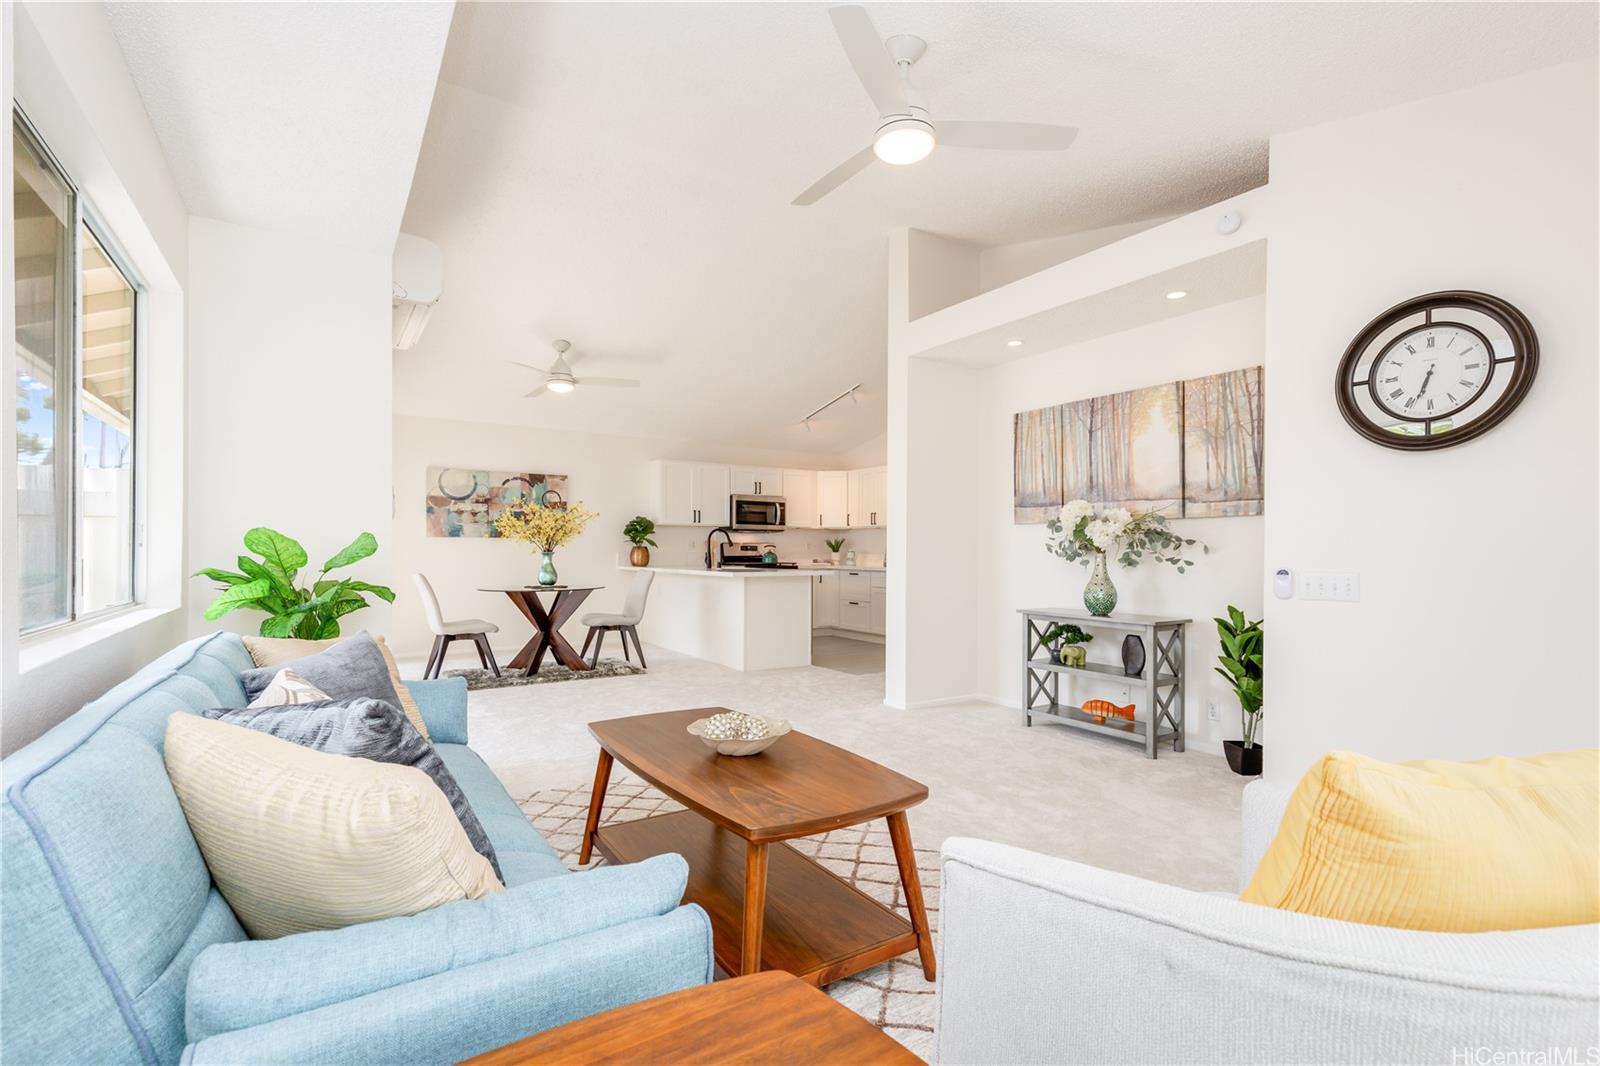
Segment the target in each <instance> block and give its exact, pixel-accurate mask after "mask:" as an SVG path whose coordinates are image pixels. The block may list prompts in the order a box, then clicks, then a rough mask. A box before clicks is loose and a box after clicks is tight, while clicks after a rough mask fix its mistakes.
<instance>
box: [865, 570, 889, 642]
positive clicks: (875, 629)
mask: <svg viewBox="0 0 1600 1066" xmlns="http://www.w3.org/2000/svg"><path fill="white" fill-rule="evenodd" d="M888 577H889V575H887V574H885V573H883V572H881V571H879V572H876V573H874V574H873V575H872V582H871V585H872V606H871V623H870V626H869V630H868V631H869V632H872V633H876V634H878V636H880V637H881V636H883V635H884V634H885V633H887V632H888V631H889V627H888V625H887V624H885V615H886V614H887V613H888V609H889V591H888V585H889V581H888Z"/></svg>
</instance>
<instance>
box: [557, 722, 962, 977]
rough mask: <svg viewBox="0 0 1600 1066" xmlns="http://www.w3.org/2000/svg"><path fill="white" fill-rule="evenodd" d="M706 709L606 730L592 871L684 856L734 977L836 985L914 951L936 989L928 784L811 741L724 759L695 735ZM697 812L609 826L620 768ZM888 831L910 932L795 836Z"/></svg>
mask: <svg viewBox="0 0 1600 1066" xmlns="http://www.w3.org/2000/svg"><path fill="white" fill-rule="evenodd" d="M725 709H726V708H723V707H698V708H695V709H693V710H686V711H667V712H665V713H663V714H642V715H638V716H636V717H633V718H612V719H610V720H608V721H604V722H594V723H591V724H590V726H589V732H590V733H591V734H593V736H594V738H595V739H596V740H597V741H599V742H600V761H599V765H597V766H596V767H595V773H594V792H593V793H592V794H591V795H590V798H589V820H588V824H587V825H586V826H585V828H584V834H583V850H582V852H581V855H580V861H582V862H588V861H589V855H590V848H591V846H593V847H597V848H599V849H600V853H601V854H602V855H604V856H605V857H606V858H607V859H609V860H610V861H612V862H638V861H639V860H640V859H646V858H649V857H650V856H652V855H661V854H664V853H666V852H674V851H675V852H677V853H678V854H680V855H682V856H683V857H684V858H685V859H686V860H688V863H689V886H688V889H687V891H686V892H685V893H684V898H685V899H686V900H688V901H689V902H691V903H698V904H699V905H700V906H701V907H703V908H705V911H706V913H707V914H708V915H710V917H711V931H712V947H713V952H714V954H715V955H716V959H717V963H718V965H720V966H721V967H722V969H723V970H724V971H726V972H727V973H729V974H734V975H738V974H751V973H755V972H757V971H758V970H761V969H763V968H765V969H771V970H786V971H788V972H789V973H792V974H794V975H795V976H796V977H799V978H800V979H801V980H803V981H806V982H808V983H810V984H813V985H825V984H827V983H828V982H830V981H836V980H838V979H839V978H841V977H847V976H849V975H850V974H853V973H857V972H859V971H861V970H864V969H866V968H867V967H869V966H874V965H876V964H878V963H880V962H882V961H884V960H885V959H891V958H894V957H895V956H896V955H900V954H903V953H905V952H907V951H910V950H911V949H912V948H915V949H916V950H917V952H918V954H919V955H920V956H921V958H922V972H923V973H924V974H925V975H926V976H927V978H928V980H930V981H931V980H933V979H934V958H933V938H932V937H930V936H929V935H928V915H927V911H926V910H925V909H924V906H923V900H922V885H921V884H920V882H919V881H918V879H917V860H916V856H915V855H914V854H913V852H912V849H911V830H910V828H909V826H907V824H906V815H905V812H906V809H907V808H908V807H912V806H914V805H916V804H918V803H921V802H922V801H923V800H925V799H927V798H928V789H927V786H926V785H923V784H920V783H918V782H916V781H913V780H911V779H910V778H909V777H904V776H902V775H900V774H897V773H895V772H894V771H893V770H890V769H888V768H887V767H884V766H879V765H878V764H877V763H875V762H873V761H872V760H870V759H864V758H862V757H861V756H859V755H853V754H851V753H850V752H848V751H845V750H844V749H843V748H836V747H834V746H833V745H832V744H828V743H825V742H824V741H821V740H818V739H817V738H816V737H812V736H808V735H806V734H805V733H800V732H791V733H790V734H789V735H788V736H786V737H783V738H782V739H781V740H779V741H778V742H777V743H776V744H774V745H773V746H772V747H770V748H768V749H767V750H766V751H764V752H762V753H761V754H759V755H749V756H744V757H742V758H735V757H732V756H727V755H718V754H717V753H716V752H715V751H713V750H712V749H711V748H708V747H707V746H706V745H705V744H704V742H702V741H701V740H700V738H699V737H695V736H691V735H690V734H689V733H687V732H685V727H686V726H687V725H688V724H689V723H690V722H692V721H694V720H695V719H696V718H705V717H707V716H709V715H713V714H717V713H719V712H721V711H723V710H725ZM613 760H615V761H617V762H620V763H622V764H623V765H624V766H626V767H627V768H628V769H630V770H632V771H633V772H634V773H636V774H638V775H639V776H640V777H642V778H644V779H645V780H646V781H648V782H649V783H650V784H652V785H654V786H655V787H656V788H658V789H660V790H661V791H662V792H665V793H666V794H667V795H668V796H671V797H672V798H673V799H675V800H677V801H678V802H679V803H681V804H683V805H684V806H685V807H687V808H688V810H686V811H678V812H675V813H673V814H661V815H656V816H655V817H653V818H641V819H638V820H636V821H631V822H620V823H616V824H613V825H608V826H605V827H603V828H602V827H601V826H600V812H601V808H602V805H603V804H604V802H605V793H606V784H607V782H609V781H610V779H611V764H612V761H613ZM874 818H884V819H886V820H887V821H888V823H889V839H890V840H891V841H892V842H893V844H894V856H895V862H896V863H897V864H898V866H899V867H900V883H901V885H902V887H903V888H904V889H905V894H906V905H907V909H908V910H909V911H910V912H911V921H910V922H909V923H908V922H906V920H905V919H904V918H901V917H900V916H899V915H897V914H895V913H894V912H893V911H892V910H890V909H889V908H887V907H885V906H884V905H883V904H881V903H879V902H878V901H877V900H875V899H873V898H872V897H871V896H868V895H867V894H866V893H865V892H862V891H861V890H860V889H858V888H856V887H855V886H854V885H852V884H850V883H849V882H847V881H845V880H843V879H842V878H840V877H837V876H835V875H834V874H833V873H831V872H829V871H828V870H826V869H824V868H823V867H822V866H821V865H819V864H818V863H816V862H814V861H812V860H811V859H809V858H807V857H806V856H804V855H802V854H800V852H798V851H796V850H795V849H794V848H792V847H790V846H789V845H788V844H784V843H781V842H782V841H785V840H791V839H793V838H795V837H804V836H812V835H813V834H816V833H825V832H827V831H828V830H830V829H842V828H844V827H845V826H850V825H859V824H861V823H862V822H868V821H871V820H872V819H874Z"/></svg>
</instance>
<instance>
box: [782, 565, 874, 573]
mask: <svg viewBox="0 0 1600 1066" xmlns="http://www.w3.org/2000/svg"><path fill="white" fill-rule="evenodd" d="M800 569H801V570H805V571H808V572H810V573H815V572H817V571H819V570H828V571H834V572H838V571H841V570H850V571H855V570H859V571H862V572H863V573H875V574H886V573H888V572H889V568H888V567H887V566H846V565H844V564H843V563H840V564H839V565H838V566H834V565H833V564H832V563H801V564H800Z"/></svg>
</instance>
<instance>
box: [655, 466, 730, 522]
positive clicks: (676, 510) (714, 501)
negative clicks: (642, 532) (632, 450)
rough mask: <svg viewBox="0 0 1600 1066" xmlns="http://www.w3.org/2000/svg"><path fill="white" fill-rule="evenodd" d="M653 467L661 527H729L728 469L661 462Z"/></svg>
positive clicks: (657, 512) (658, 519)
mask: <svg viewBox="0 0 1600 1066" xmlns="http://www.w3.org/2000/svg"><path fill="white" fill-rule="evenodd" d="M651 467H652V470H653V474H652V476H653V479H654V481H655V499H656V515H657V516H658V517H657V518H656V521H657V522H658V523H660V524H661V525H664V526H723V525H727V524H728V496H729V493H730V490H729V488H728V485H729V472H728V468H727V467H725V466H719V465H716V464H713V463H685V462H678V461H675V460H657V461H656V462H654V463H652V464H651Z"/></svg>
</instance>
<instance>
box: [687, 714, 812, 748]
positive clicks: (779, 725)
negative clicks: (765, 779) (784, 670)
mask: <svg viewBox="0 0 1600 1066" xmlns="http://www.w3.org/2000/svg"><path fill="white" fill-rule="evenodd" d="M723 714H743V712H740V711H724V712H723ZM721 717H722V715H720V714H719V715H712V717H711V718H696V719H695V720H694V721H692V722H690V723H689V725H688V726H687V727H686V728H687V729H688V730H689V732H690V733H692V734H694V735H695V736H697V737H699V738H700V739H701V741H702V742H704V744H705V746H706V747H708V748H714V749H715V750H716V752H717V754H718V755H754V754H756V753H757V752H762V751H766V750H767V749H768V748H770V747H772V745H773V744H775V743H777V742H778V740H779V738H780V737H782V736H783V735H784V734H785V733H787V732H789V721H788V719H786V718H768V717H766V716H765V715H759V714H752V715H745V717H748V718H755V719H759V720H760V721H762V722H764V723H766V727H767V735H766V736H764V737H751V738H749V739H742V738H718V737H711V736H707V735H706V732H707V729H706V726H707V724H708V723H710V722H711V721H712V718H721Z"/></svg>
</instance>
